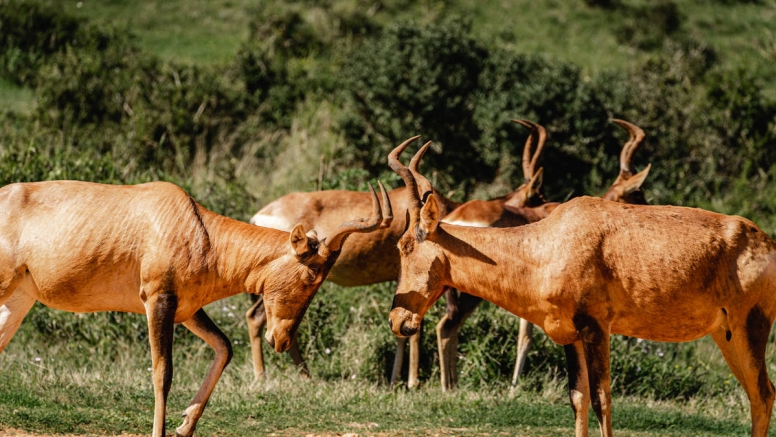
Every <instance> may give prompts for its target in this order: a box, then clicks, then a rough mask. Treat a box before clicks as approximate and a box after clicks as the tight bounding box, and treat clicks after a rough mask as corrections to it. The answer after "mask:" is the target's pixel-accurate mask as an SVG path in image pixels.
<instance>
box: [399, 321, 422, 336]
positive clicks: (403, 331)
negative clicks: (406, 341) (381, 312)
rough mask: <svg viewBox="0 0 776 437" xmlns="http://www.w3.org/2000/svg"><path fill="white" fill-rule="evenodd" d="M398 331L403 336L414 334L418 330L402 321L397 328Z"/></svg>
mask: <svg viewBox="0 0 776 437" xmlns="http://www.w3.org/2000/svg"><path fill="white" fill-rule="evenodd" d="M399 332H401V335H403V336H405V337H412V336H413V335H415V334H416V333H417V332H418V330H417V329H415V328H411V327H409V326H407V324H406V323H404V322H402V323H401V328H399Z"/></svg>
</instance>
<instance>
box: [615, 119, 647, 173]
mask: <svg viewBox="0 0 776 437" xmlns="http://www.w3.org/2000/svg"><path fill="white" fill-rule="evenodd" d="M612 123H615V124H617V125H618V126H620V127H621V128H623V129H625V130H626V131H628V135H629V137H630V138H629V139H628V142H627V143H625V145H624V146H622V151H621V152H620V175H622V176H623V177H628V176H631V175H633V167H631V158H632V157H633V152H635V151H636V149H638V147H639V145H640V144H641V142H642V141H644V131H643V130H641V128H640V127H638V126H636V125H635V124H633V123H630V122H627V121H625V120H620V119H618V118H613V119H612Z"/></svg>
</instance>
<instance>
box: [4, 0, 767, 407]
mask: <svg viewBox="0 0 776 437" xmlns="http://www.w3.org/2000/svg"><path fill="white" fill-rule="evenodd" d="M587 3H588V4H590V5H593V6H601V7H605V8H607V9H609V11H607V13H611V14H625V13H626V12H627V11H625V12H624V8H625V7H624V6H622V2H620V1H588V2H587ZM405 4H406V2H404V1H396V2H379V6H380V7H381V8H383V9H385V10H388V11H390V10H397V9H401V8H402V7H403V5H405ZM0 6H2V7H0V75H1V76H2V77H4V78H8V79H11V80H13V81H14V82H17V83H23V84H27V85H28V86H30V87H33V88H34V90H35V93H36V99H37V105H36V108H35V110H34V111H32V112H31V113H30V114H28V115H20V114H11V113H7V112H4V113H1V114H0V185H4V184H6V183H10V182H15V181H31V180H49V179H65V178H69V179H84V180H91V181H95V182H106V183H139V182H144V181H150V180H169V181H172V182H175V183H178V184H179V185H182V186H183V187H184V188H186V189H187V190H189V191H191V192H192V193H193V194H194V197H195V198H197V199H198V200H199V201H200V202H202V203H203V204H204V205H206V206H207V207H209V208H211V209H213V210H215V211H217V212H220V213H223V214H227V215H230V216H233V217H237V218H242V219H246V218H247V217H248V216H249V215H250V214H251V213H253V212H254V211H255V210H256V209H258V207H259V205H258V202H257V201H256V194H255V193H256V192H257V191H261V190H267V189H268V187H266V186H259V187H252V186H249V182H248V181H253V180H255V179H250V178H249V177H248V176H250V174H251V173H257V172H261V171H267V170H264V169H272V170H275V169H274V168H273V166H274V164H275V163H276V161H275V160H276V159H278V157H280V156H282V157H284V159H289V157H292V158H290V159H292V160H293V159H294V158H297V159H299V158H298V157H296V156H295V153H296V152H298V151H299V150H301V148H300V149H295V148H294V145H293V144H289V143H291V142H292V141H294V140H296V139H299V138H301V139H302V140H305V141H307V142H310V141H309V138H307V137H313V136H320V135H322V134H323V133H324V132H312V133H308V132H303V133H302V134H299V133H298V132H299V131H300V130H301V131H303V130H304V129H303V127H302V128H300V124H302V123H303V122H302V121H300V116H299V113H300V110H299V108H300V107H305V108H310V107H313V108H315V107H317V106H320V105H321V104H322V103H324V102H325V103H326V104H327V105H328V106H327V107H328V108H333V109H332V110H331V112H332V113H331V114H329V116H330V118H331V122H330V123H329V124H326V126H327V128H326V129H327V131H326V132H325V133H326V134H327V135H331V136H332V137H335V138H336V139H337V140H336V141H337V142H338V147H332V148H331V149H325V148H324V147H323V146H320V145H319V144H318V143H312V142H310V143H312V144H313V145H309V146H308V145H307V143H305V147H310V148H313V149H314V150H313V151H312V152H310V153H309V154H308V155H310V154H313V155H314V154H315V153H318V152H320V154H323V153H324V149H325V150H326V152H325V153H327V154H328V153H331V155H330V156H328V158H329V161H330V162H331V163H333V164H332V165H333V166H334V169H333V171H330V172H329V173H328V174H327V176H326V177H325V178H324V180H323V181H322V182H323V183H322V185H323V187H324V188H340V189H364V188H365V182H366V181H368V180H371V179H373V178H375V177H377V176H381V177H383V178H384V180H385V179H386V176H388V177H387V179H389V180H392V181H396V178H395V176H393V175H392V174H390V172H388V170H387V168H386V166H385V155H386V153H387V151H388V150H390V149H391V148H393V147H394V146H395V145H396V144H397V143H399V142H400V141H402V140H404V139H405V138H407V137H409V136H412V135H415V134H422V135H423V136H424V139H428V140H433V141H435V143H436V146H435V147H436V149H435V150H436V152H431V153H429V154H428V155H427V158H426V159H425V164H424V167H423V168H424V171H425V172H426V174H428V175H430V176H431V177H432V180H433V181H434V182H435V183H436V184H437V186H438V187H439V188H442V189H445V190H450V189H456V190H458V192H457V196H458V198H463V197H466V196H468V195H470V194H472V193H477V194H478V195H481V194H483V193H488V194H492V195H496V194H503V193H504V192H505V191H507V190H508V189H509V188H510V187H515V186H517V185H519V183H520V182H522V173H521V171H520V170H519V168H520V155H521V147H522V144H523V141H524V140H525V136H526V133H525V131H524V130H523V129H522V128H521V127H519V126H516V125H514V124H513V123H511V122H510V121H509V120H510V119H512V118H527V119H531V120H535V121H537V122H539V123H541V124H543V125H544V126H545V127H547V129H548V131H549V134H550V138H549V141H548V145H547V148H546V151H545V155H544V159H543V164H544V167H545V191H546V192H547V194H548V195H549V196H550V197H551V198H552V199H553V200H565V199H566V198H567V197H569V196H576V195H582V194H600V193H602V192H603V191H604V190H605V189H606V187H607V186H608V185H609V184H610V183H611V182H612V181H613V179H614V178H615V176H616V171H617V156H618V154H619V150H620V147H621V146H622V144H623V140H624V138H625V135H624V134H623V133H622V132H621V131H619V128H617V127H616V126H614V125H613V124H611V123H610V122H609V118H611V117H618V118H624V119H628V120H631V121H633V122H635V123H637V124H638V125H640V126H641V127H643V128H644V130H645V131H646V132H647V135H648V137H647V140H646V142H645V143H644V145H643V147H642V150H641V151H639V152H638V153H637V154H636V156H635V165H636V167H637V168H643V166H644V165H646V163H648V162H651V163H652V164H653V167H652V172H651V174H650V177H649V179H648V181H647V183H646V188H647V196H648V198H649V199H650V200H651V201H652V202H653V203H673V204H685V205H695V206H704V207H710V208H712V209H715V210H719V211H722V212H728V213H736V214H742V215H746V216H749V217H752V218H754V219H755V220H756V221H757V222H758V223H759V224H760V225H762V226H763V227H764V228H765V229H766V230H768V231H769V232H771V233H772V234H773V233H774V232H775V231H776V222H774V219H773V217H775V216H776V184H774V181H773V176H772V175H773V174H774V170H775V169H776V167H775V166H776V149H774V147H773V146H774V144H776V104H775V103H774V102H772V101H769V100H767V99H766V98H765V97H763V94H762V92H761V89H760V86H759V85H758V83H757V82H756V80H754V79H753V77H752V75H751V74H750V73H748V72H747V71H739V70H735V71H726V70H722V69H720V68H719V66H718V65H717V63H716V55H715V52H714V51H713V50H712V49H711V48H709V47H707V46H705V45H703V44H700V43H697V42H694V41H693V40H691V39H689V38H687V37H686V35H682V31H681V17H680V16H679V14H678V12H677V11H676V5H675V3H673V2H671V1H664V2H660V3H658V4H656V5H653V6H649V7H648V8H647V7H645V8H646V9H645V10H644V11H637V12H639V13H641V12H643V14H641V15H639V14H635V15H634V14H631V15H633V16H634V17H636V16H637V15H638V16H639V17H641V16H644V17H646V16H649V17H652V18H656V17H657V18H659V20H658V21H659V26H655V27H650V26H644V25H642V23H641V21H640V20H641V18H633V20H634V21H632V22H630V21H627V20H626V21H624V23H625V24H623V26H625V27H623V28H622V29H621V32H623V35H624V36H622V38H624V39H623V41H626V42H627V43H628V44H632V45H634V46H637V47H640V48H642V49H645V50H647V49H651V48H654V47H660V49H659V50H661V51H662V54H661V55H660V56H655V57H654V58H653V59H651V60H650V61H648V62H646V63H644V64H642V65H639V66H638V67H637V68H634V69H632V70H629V71H624V72H623V71H608V72H604V73H600V74H596V75H593V76H592V77H588V76H589V75H587V74H583V72H582V71H581V70H580V69H579V68H578V67H577V66H575V65H572V64H569V63H564V62H561V61H558V60H554V59H550V58H548V57H545V56H542V55H539V54H535V55H525V54H516V53H514V52H512V51H509V50H506V49H503V48H499V47H494V46H491V45H488V44H487V43H486V42H484V41H481V40H478V39H476V38H475V37H473V36H472V35H471V33H470V31H469V26H468V24H467V22H466V21H465V20H460V19H445V20H443V21H442V22H439V23H430V24H424V25H423V26H419V25H417V24H415V23H407V22H403V23H401V24H388V25H385V23H384V22H380V21H378V20H375V19H373V18H372V17H373V14H372V13H369V14H368V13H367V12H366V7H364V5H362V4H361V3H358V4H357V6H353V7H352V8H349V9H348V8H345V9H343V8H338V7H336V6H334V5H332V2H317V1H316V2H306V4H305V7H304V8H301V7H298V6H295V5H294V4H290V5H287V6H284V7H282V8H278V9H271V10H270V9H257V10H255V11H253V12H251V13H252V17H253V18H252V20H253V21H252V24H251V29H250V36H249V39H248V40H247V41H246V42H245V43H244V44H243V46H242V47H241V49H240V50H239V52H238V54H237V56H236V58H235V59H234V60H233V62H230V63H228V64H226V65H221V66H216V67H201V66H194V65H179V64H176V63H171V62H165V61H162V60H159V59H157V58H155V57H153V56H151V55H149V54H148V53H145V52H143V51H142V50H141V49H139V48H138V47H137V46H136V45H135V42H134V40H133V38H132V37H131V36H130V35H129V34H127V33H126V32H124V31H120V30H116V29H113V28H109V27H103V26H95V25H93V24H90V23H86V22H84V21H83V20H80V19H75V18H72V17H69V16H67V15H65V14H63V13H62V12H61V11H60V10H58V9H56V8H54V7H51V6H46V5H44V4H42V3H36V2H27V1H9V0H0ZM309 10H315V11H316V15H315V17H317V18H316V20H317V21H315V22H313V21H311V18H310V16H311V15H310V14H309V13H308V12H309ZM630 12H633V11H630ZM628 26H630V27H628ZM640 32H656V33H654V34H653V33H643V34H642V33H640ZM289 138H292V139H291V140H289ZM339 143H344V144H342V145H340V144H339ZM315 147H318V148H319V149H320V150H319V149H316V148H315ZM284 148H286V149H284ZM440 151H441V153H439V152H440ZM300 156H301V155H300ZM305 156H307V155H305ZM319 156H320V155H319ZM246 162H247V163H254V164H255V163H256V162H259V163H260V164H255V165H247V164H246ZM291 165H292V166H293V165H298V164H295V163H293V162H292V163H291ZM283 168H288V167H283ZM277 171H282V170H277ZM268 173H269V172H268ZM269 176H270V175H269V174H267V175H266V177H267V180H269ZM316 176H317V175H314V174H310V175H308V179H307V180H305V181H302V182H300V183H298V184H297V185H296V186H308V187H312V184H311V181H313V180H314V179H315V178H316ZM391 290H392V286H391V284H386V285H381V286H376V287H363V288H357V289H339V288H338V287H334V286H327V287H326V288H324V289H323V290H322V292H321V296H319V298H318V299H316V300H315V301H314V302H313V305H312V306H311V307H310V310H309V312H308V317H307V318H306V321H305V322H304V323H303V325H302V328H301V330H300V333H301V342H302V345H303V346H302V349H303V351H304V352H305V353H306V354H307V355H308V356H309V357H310V358H311V363H312V368H313V372H314V373H316V374H317V375H320V376H323V377H327V378H349V377H352V375H356V376H357V377H362V378H366V379H369V380H372V381H384V378H385V377H386V372H387V371H388V368H389V367H390V364H391V361H392V354H393V350H394V349H393V347H394V343H395V340H394V339H393V337H392V335H391V334H390V332H389V331H388V330H387V329H385V314H386V313H387V308H388V304H389V302H390V293H391ZM243 300H244V302H243ZM356 302H357V304H356ZM225 305H226V304H225ZM228 305H229V307H226V306H224V307H223V308H226V310H224V311H220V310H217V312H218V314H219V316H223V317H221V318H222V319H223V320H219V324H222V322H223V324H222V327H223V328H224V329H225V331H227V333H228V335H230V336H231V337H232V338H233V339H235V340H238V341H243V344H244V340H245V332H244V322H243V321H242V316H241V313H242V310H243V308H242V307H241V306H244V305H247V299H244V298H233V300H232V301H230V303H229V304H228ZM232 306H234V308H232ZM483 307H485V308H482V309H480V310H479V311H478V312H476V313H475V314H474V315H473V316H472V317H471V319H470V320H469V322H468V323H467V324H466V325H465V326H464V328H463V331H462V334H461V338H462V342H461V346H460V352H461V355H462V361H461V364H460V366H459V367H460V369H461V370H462V373H463V376H462V382H463V383H464V384H471V385H478V384H481V383H490V382H492V381H494V380H501V381H506V379H507V377H508V376H509V374H510V373H511V371H512V368H511V366H512V363H513V361H514V353H515V351H514V349H515V347H514V339H515V336H516V329H517V323H516V319H515V318H514V317H512V316H511V315H508V314H506V313H505V312H503V311H501V310H498V309H495V308H494V307H492V306H489V305H483ZM435 311H441V310H439V309H437V310H435ZM221 313H223V314H221ZM438 316H439V314H437V313H432V314H430V315H429V317H428V318H427V320H426V322H425V323H424V329H425V332H426V333H427V334H426V336H425V340H424V346H425V348H424V350H426V351H432V350H434V349H435V347H436V346H435V339H434V338H433V335H432V334H433V325H434V324H435V323H436V321H437V320H438V318H437V317H438ZM30 322H31V323H30ZM97 323H99V324H100V326H101V329H100V330H99V338H98V335H97V334H96V333H93V332H89V329H90V326H91V324H97ZM28 325H29V326H30V327H29V328H24V329H28V330H32V329H34V330H35V331H36V332H39V333H41V334H43V335H44V336H45V337H46V338H47V341H52V342H56V341H71V340H72V341H74V342H76V343H77V344H81V345H86V347H90V348H93V349H94V350H95V351H96V353H97V352H99V353H112V352H111V347H112V346H111V344H113V343H115V342H117V341H118V340H119V339H127V338H128V339H132V341H133V342H139V343H144V338H145V337H144V336H145V327H144V321H143V319H142V317H135V316H122V315H115V314H105V315H96V316H84V317H74V316H72V315H70V314H64V313H58V312H53V311H51V310H48V309H44V308H36V309H35V310H34V311H33V313H31V315H30V316H29V320H28ZM104 326H110V328H108V329H106V328H104ZM187 338H188V339H190V342H189V340H186V341H184V343H186V342H189V343H190V344H199V343H198V341H197V340H195V339H193V338H191V337H190V336H189V337H187ZM102 339H105V340H102ZM536 343H537V347H536V348H535V350H534V352H532V354H531V355H530V356H529V363H528V366H529V368H530V369H531V372H532V373H531V374H530V375H529V377H528V379H527V382H528V384H529V385H531V384H533V386H534V387H538V386H540V385H541V384H543V383H544V382H546V376H545V375H547V374H548V372H550V373H551V374H554V375H563V374H564V372H565V366H564V364H563V361H564V359H563V353H562V349H561V348H559V347H556V346H554V345H552V344H551V343H550V342H549V341H548V340H546V339H545V338H544V337H541V336H538V337H537V342H536ZM74 344H75V343H74ZM612 348H613V353H612V356H613V363H612V365H613V369H612V374H613V375H614V376H615V378H616V379H615V381H614V388H615V389H616V390H619V391H620V392H622V393H635V394H646V395H650V396H654V397H656V398H667V397H687V396H691V395H692V394H694V393H697V392H699V391H701V392H704V393H711V392H714V390H716V388H714V387H708V386H704V385H703V383H704V381H705V382H708V378H707V379H704V378H705V376H704V373H703V372H704V371H703V370H699V369H703V367H702V366H699V365H698V363H697V361H698V358H697V356H696V353H695V351H696V349H695V346H693V345H679V346H677V345H669V346H666V345H657V344H653V343H639V342H637V341H636V340H632V339H621V338H617V339H615V340H613V346H612ZM658 349H659V350H658ZM661 354H662V355H661ZM668 356H673V357H675V360H673V361H670V360H668ZM268 358H270V357H268ZM278 360H280V358H277V357H272V358H270V361H275V362H277V361H278ZM674 362H681V363H682V367H681V368H672V367H671V366H673V365H674V364H673V363H674ZM436 367H437V365H436V357H435V355H434V354H433V353H430V352H429V353H426V354H424V356H423V361H422V376H423V377H426V378H432V377H435V373H434V372H436V371H437V370H435V369H436Z"/></svg>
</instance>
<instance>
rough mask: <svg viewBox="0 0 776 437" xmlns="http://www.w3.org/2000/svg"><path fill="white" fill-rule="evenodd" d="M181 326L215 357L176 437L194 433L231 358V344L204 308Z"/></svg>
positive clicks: (187, 409) (184, 414)
mask: <svg viewBox="0 0 776 437" xmlns="http://www.w3.org/2000/svg"><path fill="white" fill-rule="evenodd" d="M183 326H185V327H186V328H188V329H189V331H191V332H193V333H194V334H196V335H197V337H199V338H201V339H203V340H205V342H207V344H208V345H210V347H212V348H213V350H214V351H215V352H216V358H215V360H214V361H213V365H211V366H210V370H209V371H208V372H207V376H206V377H205V381H204V382H203V383H202V386H201V387H200V388H199V391H198V392H197V395H196V396H194V400H192V401H191V404H189V407H188V408H186V411H184V412H183V417H184V419H183V424H182V425H181V426H179V427H178V428H177V429H176V430H175V435H176V437H177V436H181V437H190V436H191V435H192V434H194V428H196V426H197V421H198V420H199V418H200V417H201V416H202V411H204V409H205V406H206V405H207V401H208V399H210V394H211V393H213V389H214V388H215V386H216V383H217V382H218V379H219V378H220V377H221V373H222V372H223V371H224V368H226V365H227V364H229V361H231V360H232V344H231V343H230V342H229V339H228V338H227V337H226V335H224V333H223V332H221V330H220V329H218V327H217V326H216V325H215V323H213V321H212V320H210V317H208V316H207V314H205V310H203V309H202V308H200V309H199V311H197V312H196V313H195V314H194V316H193V317H192V318H190V319H189V320H187V321H185V322H183Z"/></svg>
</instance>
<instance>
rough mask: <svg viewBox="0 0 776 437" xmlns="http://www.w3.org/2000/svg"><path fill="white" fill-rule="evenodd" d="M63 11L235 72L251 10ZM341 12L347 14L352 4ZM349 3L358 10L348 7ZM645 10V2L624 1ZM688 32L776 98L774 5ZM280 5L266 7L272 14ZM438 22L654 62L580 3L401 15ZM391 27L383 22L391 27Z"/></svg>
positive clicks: (552, 51) (182, 5) (605, 65)
mask: <svg viewBox="0 0 776 437" xmlns="http://www.w3.org/2000/svg"><path fill="white" fill-rule="evenodd" d="M61 3H62V6H63V7H64V8H65V10H67V11H70V12H72V13H74V14H76V15H79V16H83V17H86V18H89V19H92V20H97V21H107V22H110V23H113V24H116V25H119V26H126V27H128V28H129V29H131V30H132V31H133V32H134V33H135V34H136V35H137V36H138V38H139V42H140V44H141V46H142V47H144V48H146V49H147V50H149V51H150V52H152V53H155V54H157V55H159V56H161V57H162V58H164V59H171V60H175V61H180V62H187V63H197V64H208V63H221V62H228V61H229V59H231V58H232V56H233V55H234V54H235V53H236V52H237V49H238V47H239V45H240V42H241V41H243V40H244V39H245V37H246V35H247V23H248V18H249V14H248V12H247V11H248V10H249V8H251V7H255V5H256V3H255V2H251V1H248V0H214V1H205V0H195V1H191V2H182V1H180V0H178V1H174V0H173V1H166V2H164V1H160V0H153V1H142V2H133V1H129V0H112V1H105V2H96V1H85V2H80V4H81V7H78V6H77V5H78V4H79V2H74V1H68V2H61ZM340 3H343V4H348V2H347V1H341V2H340ZM351 3H352V2H351ZM624 3H626V4H631V5H633V4H635V5H638V4H643V3H644V1H642V0H624ZM677 3H678V4H679V8H680V11H681V13H682V14H683V16H684V18H685V19H684V21H683V29H684V30H685V31H687V33H688V34H689V35H691V36H693V37H694V38H696V39H698V40H701V41H707V42H709V43H710V44H712V45H713V46H714V47H716V48H717V49H718V51H719V53H720V57H721V60H722V62H723V64H725V65H726V66H729V67H736V68H739V67H740V68H745V69H750V70H752V71H754V72H756V74H757V76H758V77H759V78H761V80H763V82H764V83H765V84H766V86H767V90H766V92H767V93H768V95H769V96H772V97H774V98H776V2H773V1H764V2H762V4H737V3H736V2H729V4H725V3H722V2H715V1H712V0H677ZM272 4H273V2H271V1H268V2H262V3H261V5H265V7H272ZM440 14H458V15H465V16H468V17H471V18H472V20H473V24H474V31H475V33H476V34H478V35H480V36H482V37H485V38H494V37H496V36H501V37H504V36H508V37H507V38H505V39H506V40H507V41H510V42H509V43H508V44H509V45H510V46H512V47H513V48H514V49H516V50H518V51H521V52H525V53H536V52H540V53H544V54H546V55H548V56H551V57H554V58H557V59H561V60H565V61H571V62H574V63H576V64H578V65H580V66H582V67H583V68H584V69H585V70H586V71H589V72H595V71H599V70H602V69H609V68H614V69H621V68H625V67H627V66H630V65H634V64H635V63H637V62H638V61H641V60H643V59H645V58H647V57H648V56H649V54H647V53H644V52H640V51H638V50H635V49H633V48H630V47H625V46H622V45H620V44H618V43H617V41H616V39H615V37H614V34H613V32H612V30H611V29H612V28H613V23H612V18H611V15H610V13H609V12H607V11H604V10H601V9H595V8H589V7H587V6H585V5H584V3H583V2H582V1H573V2H568V1H561V0H539V1H530V0H520V1H503V0H490V1H477V0H455V1H452V2H450V3H449V4H447V5H444V4H436V3H425V2H423V3H422V4H418V5H417V6H415V7H413V8H410V10H407V11H404V13H403V17H405V18H406V19H416V20H419V21H420V22H421V23H422V22H423V21H426V20H430V19H433V18H434V17H436V16H438V15H440ZM388 19H389V17H383V21H387V20H388ZM31 101H32V94H31V93H29V92H27V91H19V90H17V89H16V88H15V87H13V86H12V85H10V84H7V83H0V106H6V107H11V108H22V109H24V108H28V107H29V106H30V105H31Z"/></svg>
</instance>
